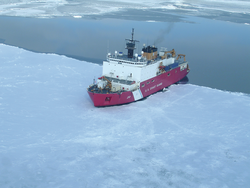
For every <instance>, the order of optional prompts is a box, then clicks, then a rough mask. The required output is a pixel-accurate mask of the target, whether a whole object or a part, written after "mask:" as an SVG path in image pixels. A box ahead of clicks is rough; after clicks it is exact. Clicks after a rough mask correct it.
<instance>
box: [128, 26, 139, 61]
mask: <svg viewBox="0 0 250 188" xmlns="http://www.w3.org/2000/svg"><path fill="white" fill-rule="evenodd" d="M126 41H127V42H126V49H128V58H133V56H134V49H135V42H139V41H138V40H134V28H132V39H126Z"/></svg>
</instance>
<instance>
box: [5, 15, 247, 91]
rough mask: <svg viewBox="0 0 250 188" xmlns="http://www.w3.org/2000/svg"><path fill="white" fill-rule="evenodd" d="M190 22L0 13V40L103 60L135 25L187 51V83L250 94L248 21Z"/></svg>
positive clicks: (143, 36) (144, 36)
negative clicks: (39, 16)
mask: <svg viewBox="0 0 250 188" xmlns="http://www.w3.org/2000/svg"><path fill="white" fill-rule="evenodd" d="M185 20H186V22H145V21H131V20H119V19H98V20H95V19H74V18H64V17H59V18H51V19H37V18H21V17H5V16H2V17H0V25H1V28H0V42H1V43H4V44H9V45H13V46H18V47H21V48H25V49H28V50H31V51H35V52H45V53H56V54H63V55H67V56H69V57H73V58H76V59H79V60H84V61H89V62H93V63H99V64H101V63H102V61H103V60H104V59H105V57H106V53H107V52H108V51H109V52H112V53H114V51H115V50H117V51H124V46H125V40H124V39H126V38H130V37H131V28H135V35H134V37H135V39H137V40H139V41H140V43H139V44H138V51H137V53H140V51H141V47H142V45H143V44H144V43H145V44H148V45H153V44H154V45H156V46H157V47H158V48H160V47H167V48H168V49H169V50H171V49H173V48H174V49H175V50H176V52H177V53H181V54H186V58H187V60H188V61H189V64H190V68H191V72H190V73H189V75H188V77H189V82H190V83H192V84H196V85H202V86H208V87H212V88H217V89H221V90H227V91H236V92H244V93H250V83H249V81H250V37H249V33H250V26H249V25H243V24H236V23H230V22H223V21H215V20H211V19H204V18H196V17H186V19H185Z"/></svg>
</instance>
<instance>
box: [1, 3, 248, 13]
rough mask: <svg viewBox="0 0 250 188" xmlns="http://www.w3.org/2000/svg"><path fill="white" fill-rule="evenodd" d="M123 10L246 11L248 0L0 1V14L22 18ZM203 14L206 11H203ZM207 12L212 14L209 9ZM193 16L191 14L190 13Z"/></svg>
mask: <svg viewBox="0 0 250 188" xmlns="http://www.w3.org/2000/svg"><path fill="white" fill-rule="evenodd" d="M126 9H135V10H147V9H164V10H166V11H168V10H185V11H191V12H197V15H199V14H200V13H201V14H202V15H203V13H202V11H203V10H211V11H217V10H222V11H225V12H231V13H244V14H249V13H250V1H249V0H237V1H236V0H216V1H215V0H177V1H176V0H167V1H166V0H155V1H152V0H139V1H132V0H91V1H87V0H81V1H80V0H11V1H10V0H1V1H0V15H8V16H25V17H53V16H73V17H75V16H77V17H79V16H84V15H102V14H105V13H114V12H119V11H123V10H126ZM206 14H207V13H206ZM211 14H214V13H213V12H212V13H211ZM194 15H195V14H194Z"/></svg>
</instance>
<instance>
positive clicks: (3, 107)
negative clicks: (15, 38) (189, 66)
mask: <svg viewBox="0 0 250 188" xmlns="http://www.w3.org/2000/svg"><path fill="white" fill-rule="evenodd" d="M101 72H102V67H101V66H99V65H96V64H92V63H87V62H82V61H78V60H74V59H70V58H67V57H65V56H59V55H54V54H37V53H33V52H29V51H25V50H23V49H20V48H17V47H11V46H6V45H3V44H1V45H0V187H1V188H7V187H8V188H9V187H15V188H21V187H26V188H35V187H37V188H39V187H41V188H44V187H48V188H50V187H51V188H55V187H60V188H69V187H72V188H73V187H74V188H76V187H91V188H92V187H93V188H96V187H107V188H110V187H124V188H125V187H126V188H127V187H161V188H162V187H200V188H202V187H206V188H210V187H211V188H212V187H247V186H249V184H250V170H249V166H250V147H249V142H250V137H249V135H250V117H249V114H250V97H249V96H247V95H245V94H242V93H230V92H226V91H220V90H216V89H212V88H207V87H202V86H196V85H191V84H185V85H173V86H171V87H169V88H168V89H167V91H166V92H158V93H156V94H154V95H152V96H150V97H148V98H147V99H146V100H143V101H138V102H135V103H131V104H127V105H122V106H113V107H107V108H95V107H94V106H93V104H92V102H91V100H90V98H89V96H88V95H87V92H86V87H87V86H88V85H89V84H90V83H92V81H93V78H94V77H95V78H97V76H100V75H101ZM190 74H191V73H190Z"/></svg>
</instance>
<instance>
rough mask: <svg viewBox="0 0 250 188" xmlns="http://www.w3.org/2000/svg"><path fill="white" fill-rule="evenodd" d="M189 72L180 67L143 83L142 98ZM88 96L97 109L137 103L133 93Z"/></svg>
mask: <svg viewBox="0 0 250 188" xmlns="http://www.w3.org/2000/svg"><path fill="white" fill-rule="evenodd" d="M188 72H189V69H188V68H187V69H184V70H182V71H181V70H180V67H178V68H175V69H172V70H170V71H167V72H165V73H163V74H160V75H158V76H155V77H153V78H151V79H148V80H146V81H143V82H141V83H140V90H141V94H142V97H143V98H145V97H147V96H149V95H151V94H153V93H155V92H157V91H160V90H162V89H163V88H165V87H168V86H170V85H172V84H174V83H176V82H178V81H180V80H181V79H182V78H184V77H185V76H186V75H187V74H188ZM88 94H89V96H90V98H91V100H92V101H93V103H94V106H96V107H101V106H112V105H120V104H126V103H130V102H133V101H135V99H134V96H133V93H132V92H131V91H125V92H122V93H94V92H91V91H88Z"/></svg>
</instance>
